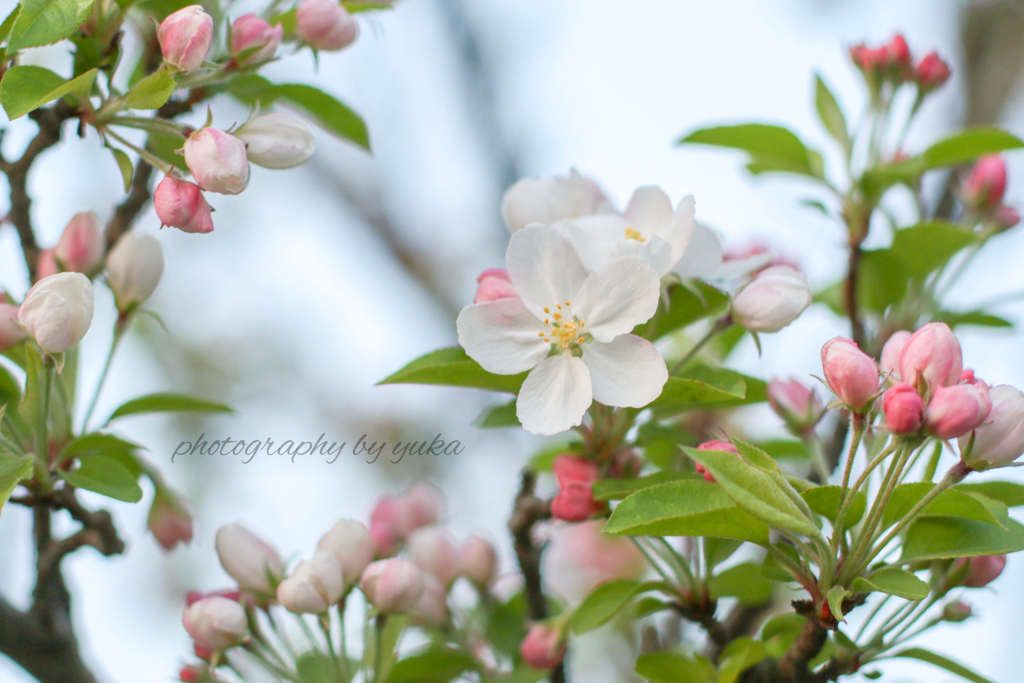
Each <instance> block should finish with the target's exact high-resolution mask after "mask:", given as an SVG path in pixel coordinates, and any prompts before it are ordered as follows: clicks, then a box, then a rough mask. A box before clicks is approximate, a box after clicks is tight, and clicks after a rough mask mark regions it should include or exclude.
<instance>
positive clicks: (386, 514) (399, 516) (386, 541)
mask: <svg viewBox="0 0 1024 683" xmlns="http://www.w3.org/2000/svg"><path fill="white" fill-rule="evenodd" d="M407 516H408V506H406V504H405V501H404V500H403V499H401V498H399V497H398V496H392V495H384V496H381V497H380V499H379V500H378V501H377V505H375V506H374V508H373V512H371V513H370V537H371V538H372V539H373V547H374V550H375V551H376V554H377V555H390V554H391V553H393V552H394V550H395V546H396V545H397V544H398V542H399V541H401V540H403V539H404V538H405V534H406V532H407V530H408V522H407V521H406V518H407Z"/></svg>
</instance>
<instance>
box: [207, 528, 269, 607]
mask: <svg viewBox="0 0 1024 683" xmlns="http://www.w3.org/2000/svg"><path fill="white" fill-rule="evenodd" d="M214 545H215V547H216V548H217V556H218V557H219V558H220V566H222V567H223V568H224V571H226V572H227V573H228V576H230V577H231V578H233V579H234V580H235V581H237V582H238V587H239V588H241V589H242V590H251V591H256V592H259V593H273V592H274V590H275V586H276V584H277V583H278V582H279V581H280V580H281V578H282V577H283V576H284V563H283V562H282V561H281V556H280V555H278V554H277V551H276V550H274V549H273V548H272V547H271V546H270V545H268V544H267V543H266V542H264V541H263V540H262V539H261V538H260V537H259V536H257V535H256V534H254V533H253V532H251V531H249V530H248V529H246V528H245V527H244V526H242V525H241V524H229V525H227V526H224V527H221V528H220V529H219V530H218V531H217V538H216V541H215V542H214Z"/></svg>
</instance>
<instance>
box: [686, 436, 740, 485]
mask: <svg viewBox="0 0 1024 683" xmlns="http://www.w3.org/2000/svg"><path fill="white" fill-rule="evenodd" d="M697 450H698V451H726V452H728V453H735V454H736V455H739V454H740V452H739V450H737V448H736V446H734V445H733V444H732V442H731V441H719V440H717V439H712V440H711V441H705V442H704V443H702V444H701V445H699V446H697ZM694 467H696V468H697V472H699V473H700V474H701V475H703V477H704V481H706V482H708V483H709V484H714V483H715V475H713V474H711V471H710V470H708V468H706V467H704V465H701V464H700V463H699V462H695V463H694Z"/></svg>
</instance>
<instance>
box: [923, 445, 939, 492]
mask: <svg viewBox="0 0 1024 683" xmlns="http://www.w3.org/2000/svg"><path fill="white" fill-rule="evenodd" d="M941 458H942V442H941V441H937V442H936V443H935V448H934V449H932V455H931V457H930V458H928V465H927V466H926V467H925V469H924V476H923V477H921V481H927V482H930V481H931V480H932V479H934V478H935V472H936V470H938V469H939V459H941Z"/></svg>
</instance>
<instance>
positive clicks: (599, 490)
mask: <svg viewBox="0 0 1024 683" xmlns="http://www.w3.org/2000/svg"><path fill="white" fill-rule="evenodd" d="M701 478H702V477H701V476H700V475H699V474H695V473H693V472H677V471H674V470H662V471H660V472H655V473H654V474H648V475H647V476H645V477H637V478H635V479H598V480H597V481H595V482H594V483H593V485H592V488H593V491H594V500H622V499H623V498H625V497H626V496H628V495H630V494H632V493H636V492H637V491H642V490H643V489H647V488H650V487H652V486H657V485H658V484H664V483H666V482H669V481H678V480H680V479H690V480H696V479H701Z"/></svg>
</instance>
